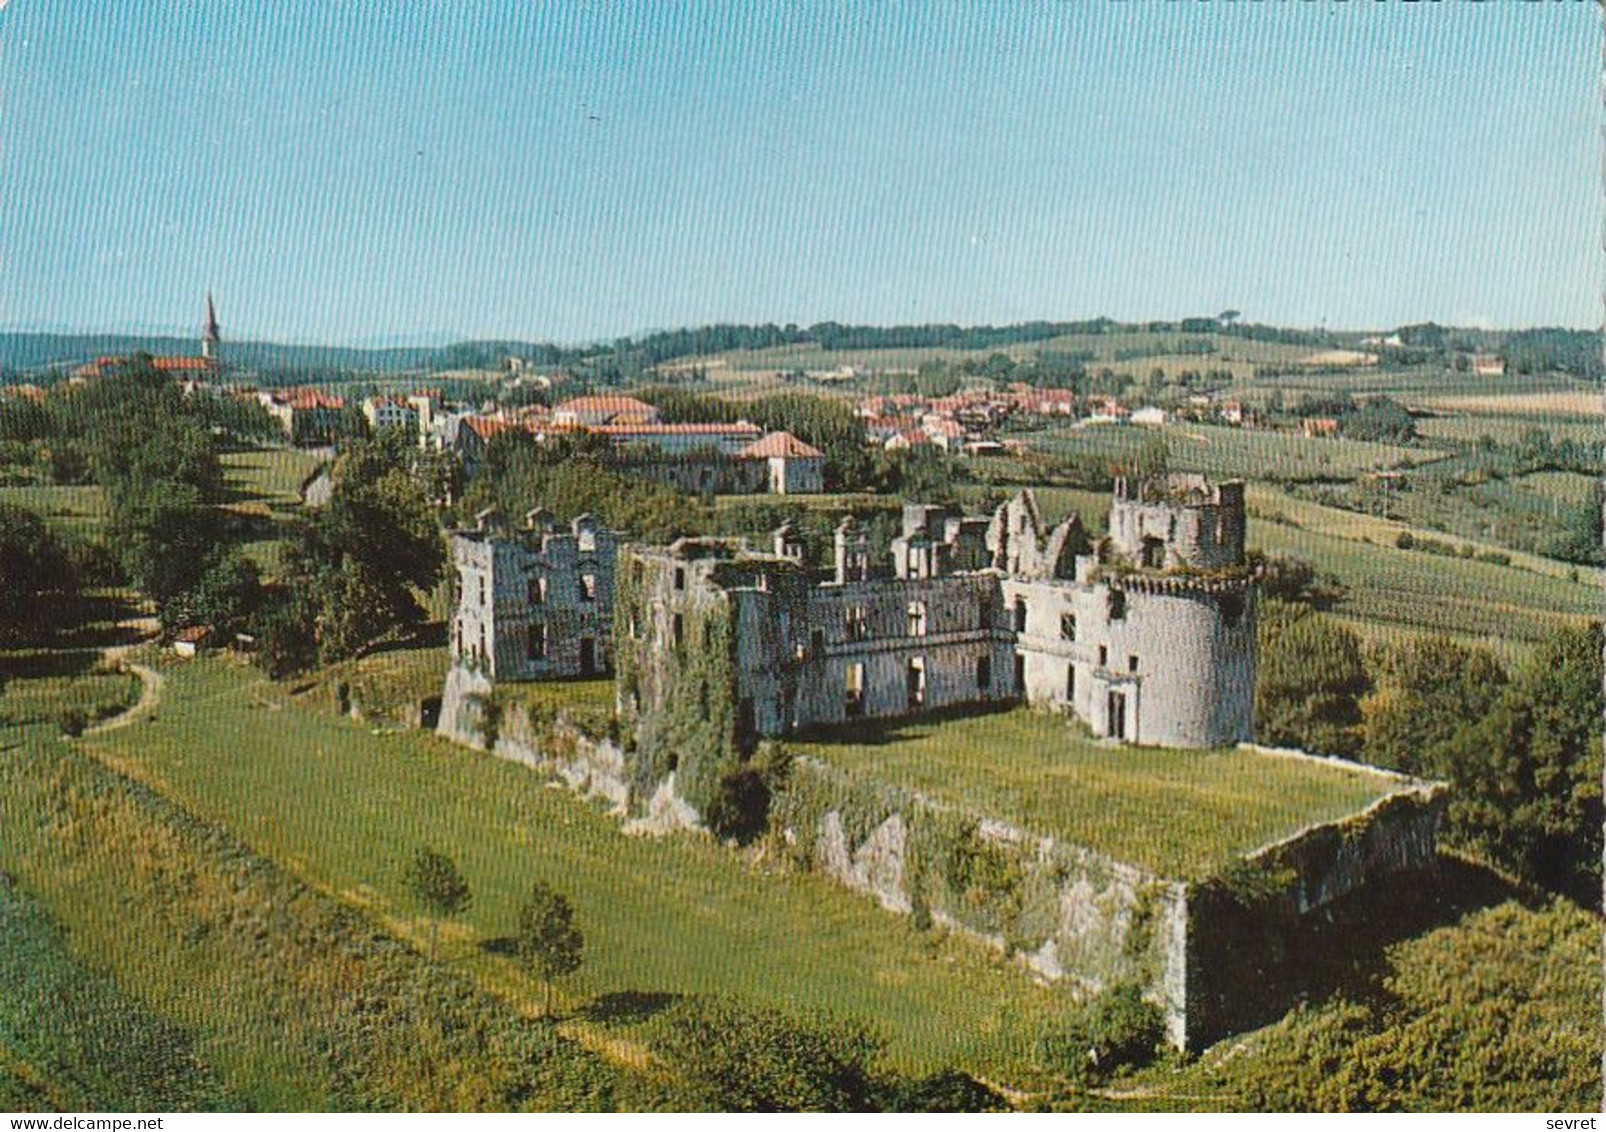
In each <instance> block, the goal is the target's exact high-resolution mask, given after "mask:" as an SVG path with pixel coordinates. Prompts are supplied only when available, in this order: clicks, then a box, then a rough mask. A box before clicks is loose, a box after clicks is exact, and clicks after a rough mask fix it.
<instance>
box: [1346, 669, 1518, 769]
mask: <svg viewBox="0 0 1606 1132" xmlns="http://www.w3.org/2000/svg"><path fill="white" fill-rule="evenodd" d="M1371 667H1372V671H1373V675H1374V679H1375V682H1376V689H1375V691H1374V692H1373V693H1372V694H1371V695H1370V696H1368V697H1367V698H1366V699H1365V700H1364V701H1362V703H1361V714H1362V715H1363V716H1364V717H1365V728H1364V731H1365V738H1364V741H1363V743H1362V748H1361V754H1362V757H1363V758H1365V760H1366V761H1367V762H1369V763H1373V764H1374V765H1377V766H1385V767H1389V768H1391V769H1393V770H1401V771H1405V772H1406V773H1408V774H1421V775H1427V776H1430V777H1435V778H1455V777H1457V771H1456V767H1455V764H1454V759H1453V757H1452V752H1451V743H1452V741H1453V740H1454V739H1455V738H1456V736H1457V735H1458V734H1459V733H1460V731H1461V730H1462V729H1463V728H1465V727H1468V726H1470V725H1472V724H1474V723H1476V722H1477V721H1478V720H1480V719H1482V718H1483V717H1484V716H1485V715H1486V714H1488V712H1489V710H1490V709H1491V708H1492V707H1494V705H1495V702H1496V700H1498V699H1499V697H1500V692H1501V689H1502V688H1503V687H1504V686H1505V682H1506V673H1505V670H1504V669H1503V668H1501V667H1500V662H1499V661H1497V660H1496V659H1495V658H1494V655H1493V654H1492V653H1490V652H1489V651H1488V650H1487V649H1480V648H1468V647H1466V646H1464V645H1458V644H1456V643H1455V642H1454V641H1451V640H1449V639H1448V638H1445V637H1426V638H1420V639H1406V640H1402V641H1399V642H1396V643H1392V644H1389V645H1385V646H1384V647H1382V648H1380V649H1378V650H1377V651H1376V653H1375V654H1374V655H1373V658H1372V665H1371Z"/></svg>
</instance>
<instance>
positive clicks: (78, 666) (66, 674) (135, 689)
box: [0, 653, 140, 727]
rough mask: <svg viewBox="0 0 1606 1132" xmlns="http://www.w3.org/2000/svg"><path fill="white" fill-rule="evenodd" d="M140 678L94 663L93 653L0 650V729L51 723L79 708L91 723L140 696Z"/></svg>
mask: <svg viewBox="0 0 1606 1132" xmlns="http://www.w3.org/2000/svg"><path fill="white" fill-rule="evenodd" d="M139 689H140V683H139V678H138V677H137V676H135V675H134V674H133V673H131V672H119V671H115V670H112V669H107V668H105V667H103V666H102V665H100V664H98V663H97V662H96V660H95V657H94V655H93V654H90V653H84V654H71V655H65V654H56V655H51V654H16V653H13V654H3V653H0V727H4V726H22V725H26V724H30V723H51V724H54V723H55V722H56V721H57V720H59V719H61V717H62V716H63V715H64V714H66V713H68V712H82V713H83V717H84V719H85V721H86V722H89V723H94V722H95V721H96V720H99V719H105V718H106V717H108V716H112V715H116V714H117V713H118V712H120V711H122V710H123V709H124V708H126V707H128V706H129V705H130V704H132V703H133V702H134V701H135V700H136V699H138V698H139Z"/></svg>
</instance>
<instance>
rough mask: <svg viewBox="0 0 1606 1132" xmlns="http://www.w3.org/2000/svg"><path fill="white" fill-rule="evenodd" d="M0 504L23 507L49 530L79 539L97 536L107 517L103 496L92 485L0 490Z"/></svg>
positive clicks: (104, 495) (48, 485) (43, 486)
mask: <svg viewBox="0 0 1606 1132" xmlns="http://www.w3.org/2000/svg"><path fill="white" fill-rule="evenodd" d="M0 503H10V504H13V505H15V506H17V507H25V508H27V509H28V510H29V511H32V512H34V513H35V514H36V515H38V516H39V517H40V518H41V519H43V520H45V522H47V523H49V524H50V525H51V526H53V527H56V528H57V529H59V530H64V531H69V532H71V533H72V534H74V535H77V536H78V537H80V538H88V537H90V536H92V535H96V534H99V533H100V530H101V528H102V527H104V526H105V525H106V520H107V518H108V517H109V515H110V514H111V504H110V503H109V502H108V501H107V499H106V493H105V492H104V491H102V490H101V489H100V488H98V487H96V486H94V485H93V484H74V485H55V484H28V485H26V486H22V487H0Z"/></svg>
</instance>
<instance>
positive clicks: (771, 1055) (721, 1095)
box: [654, 998, 877, 1112]
mask: <svg viewBox="0 0 1606 1132" xmlns="http://www.w3.org/2000/svg"><path fill="white" fill-rule="evenodd" d="M661 1026H662V1036H661V1037H660V1038H659V1040H658V1041H657V1042H655V1043H654V1049H655V1051H656V1052H657V1053H659V1054H660V1055H661V1056H662V1057H663V1058H664V1060H665V1061H666V1062H667V1063H668V1064H669V1066H670V1067H671V1068H672V1069H673V1070H675V1071H676V1072H677V1073H679V1074H680V1076H681V1077H682V1078H683V1079H684V1080H685V1081H686V1083H687V1084H688V1085H689V1086H690V1087H691V1088H692V1089H693V1090H694V1091H695V1094H696V1097H695V1101H696V1107H698V1108H704V1109H708V1110H713V1111H724V1112H863V1111H866V1110H868V1109H870V1108H873V1107H876V1101H877V1097H876V1085H875V1082H874V1080H873V1078H872V1076H871V1073H870V1069H869V1067H868V1066H869V1062H870V1059H871V1058H872V1057H873V1056H874V1054H875V1053H876V1051H877V1043H876V1041H875V1040H874V1038H873V1037H872V1036H871V1035H870V1034H869V1033H867V1032H866V1031H865V1030H863V1029H862V1028H859V1027H856V1026H852V1025H847V1024H843V1023H840V1022H837V1021H835V1020H833V1019H830V1018H810V1019H798V1018H793V1017H789V1016H787V1015H785V1014H781V1013H779V1012H777V1011H773V1010H762V1009H757V1008H754V1007H749V1006H746V1005H743V1004H741V1003H738V1002H735V1001H733V1000H731V999H727V998H689V999H684V1000H682V1001H681V1002H678V1003H676V1004H675V1006H674V1007H673V1008H671V1009H670V1010H669V1011H666V1012H665V1017H664V1019H663V1022H662V1023H661Z"/></svg>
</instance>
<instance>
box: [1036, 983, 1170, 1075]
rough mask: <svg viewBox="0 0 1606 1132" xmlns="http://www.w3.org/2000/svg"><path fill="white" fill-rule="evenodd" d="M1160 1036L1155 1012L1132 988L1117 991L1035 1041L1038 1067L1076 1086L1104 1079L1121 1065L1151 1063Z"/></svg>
mask: <svg viewBox="0 0 1606 1132" xmlns="http://www.w3.org/2000/svg"><path fill="white" fill-rule="evenodd" d="M1164 1037H1165V1019H1164V1017H1163V1016H1162V1015H1161V1013H1160V1008H1159V1007H1157V1006H1155V1005H1154V1004H1153V1003H1149V1002H1145V1001H1144V1000H1143V995H1142V992H1141V990H1140V989H1139V988H1138V987H1136V986H1134V985H1132V984H1122V985H1120V986H1116V987H1114V988H1112V989H1110V990H1108V991H1106V992H1105V993H1103V994H1101V995H1099V996H1098V997H1097V998H1095V999H1093V1000H1092V1001H1091V1002H1088V1003H1087V1004H1086V1005H1085V1006H1083V1007H1082V1008H1081V1009H1080V1010H1079V1011H1078V1012H1077V1013H1076V1014H1075V1015H1073V1016H1072V1017H1071V1019H1070V1020H1068V1021H1067V1022H1064V1023H1062V1024H1061V1025H1060V1026H1058V1027H1056V1028H1055V1029H1052V1030H1050V1031H1048V1032H1047V1033H1045V1034H1044V1035H1042V1037H1040V1038H1039V1039H1038V1042H1037V1060H1038V1063H1039V1064H1040V1065H1041V1066H1042V1067H1043V1068H1044V1069H1047V1070H1049V1071H1050V1072H1055V1073H1060V1074H1062V1075H1064V1076H1065V1077H1067V1078H1069V1079H1070V1080H1072V1081H1075V1082H1078V1083H1091V1082H1093V1081H1098V1080H1103V1079H1104V1078H1106V1077H1108V1076H1110V1075H1111V1074H1112V1073H1114V1072H1115V1070H1116V1069H1118V1068H1120V1067H1121V1066H1132V1067H1138V1066H1143V1065H1147V1064H1148V1063H1149V1062H1151V1061H1153V1060H1154V1055H1155V1051H1156V1050H1157V1049H1158V1048H1159V1046H1160V1042H1161V1041H1162V1040H1163V1039H1164Z"/></svg>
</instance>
